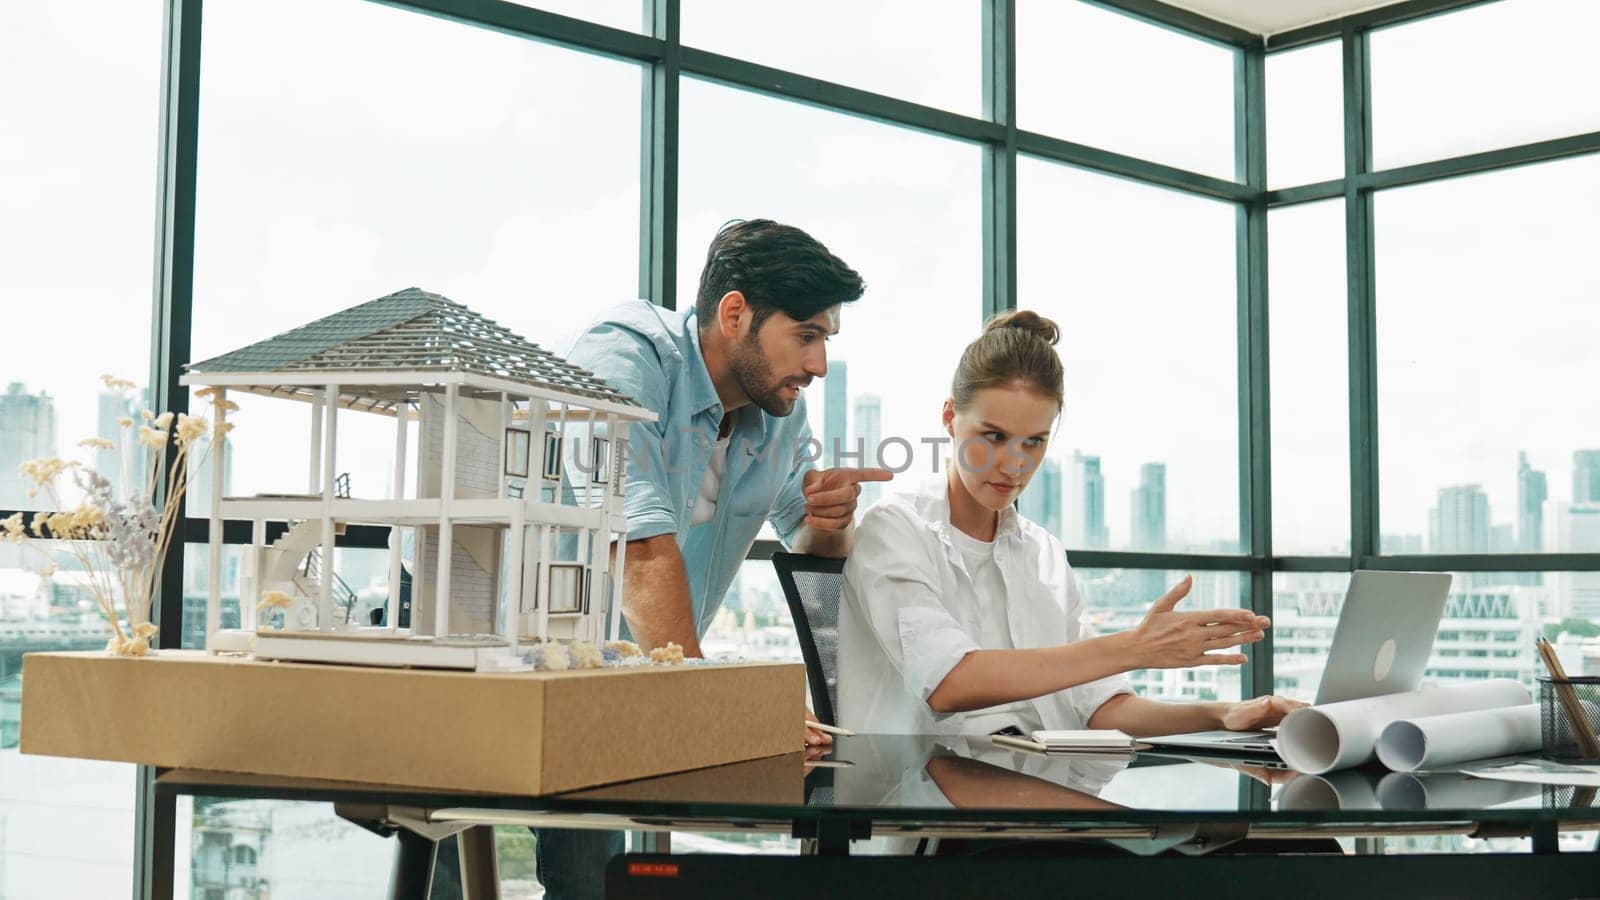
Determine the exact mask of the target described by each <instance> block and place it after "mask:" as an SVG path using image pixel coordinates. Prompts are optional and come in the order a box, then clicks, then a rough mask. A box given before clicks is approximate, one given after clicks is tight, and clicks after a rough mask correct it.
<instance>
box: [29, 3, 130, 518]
mask: <svg viewBox="0 0 1600 900" xmlns="http://www.w3.org/2000/svg"><path fill="white" fill-rule="evenodd" d="M0 84H3V85H5V88H4V97H5V99H4V103H3V106H0V109H3V113H0V195H3V196H4V197H5V198H6V200H5V210H6V214H5V215H4V216H0V246H3V247H4V248H5V250H4V253H3V254H0V277H3V278H4V281H5V286H6V293H7V300H6V301H5V311H6V312H5V319H4V322H5V331H6V334H7V336H8V339H7V340H6V351H5V358H4V361H3V362H0V509H38V508H40V507H41V506H44V505H46V504H47V503H48V499H47V498H45V497H43V496H42V495H41V496H36V497H29V496H28V491H27V486H26V485H24V484H23V482H22V479H21V478H20V477H19V476H18V473H17V467H18V466H19V465H20V464H21V463H22V462H23V461H25V460H28V459H33V458H35V457H41V456H56V455H61V456H65V457H68V458H72V459H78V460H81V461H83V462H88V463H95V462H98V460H97V458H96V453H95V452H94V451H93V450H88V449H84V448H81V447H80V446H79V443H78V442H79V441H80V440H83V439H84V438H93V437H96V436H106V437H109V436H112V435H114V434H115V427H116V424H115V420H116V414H113V415H110V416H109V417H108V416H107V414H106V413H107V411H108V403H110V402H111V401H110V400H109V399H103V398H102V396H101V391H102V385H101V384H100V381H99V378H98V376H99V375H100V374H101V373H102V372H106V373H112V374H115V375H117V376H118V377H121V378H128V379H132V380H135V381H137V382H138V383H139V384H141V385H142V384H144V382H145V381H146V380H148V372H149V359H150V340H149V335H150V308H151V307H150V285H151V260H152V258H153V257H152V253H151V248H152V247H153V245H154V241H155V225H154V218H153V216H152V211H153V210H154V208H155V196H156V191H155V179H154V173H155V171H156V150H157V146H158V145H157V136H158V134H157V133H158V121H159V117H158V106H159V103H160V98H161V10H160V9H159V8H157V7H154V6H151V5H149V4H146V5H144V6H139V5H138V4H122V3H104V2H102V3H89V4H64V5H63V4H34V3H28V4H7V5H6V7H5V8H4V10H0ZM74 496H76V495H74Z"/></svg>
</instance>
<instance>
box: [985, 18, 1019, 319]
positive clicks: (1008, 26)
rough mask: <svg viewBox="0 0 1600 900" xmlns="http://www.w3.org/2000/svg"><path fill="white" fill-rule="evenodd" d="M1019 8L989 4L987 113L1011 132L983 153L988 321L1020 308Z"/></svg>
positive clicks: (996, 122)
mask: <svg viewBox="0 0 1600 900" xmlns="http://www.w3.org/2000/svg"><path fill="white" fill-rule="evenodd" d="M1016 11H1017V4H1016V0H984V4H983V12H982V15H983V28H982V32H983V112H984V117H985V118H987V119H989V120H990V121H992V122H994V123H995V124H997V125H1001V126H1003V127H1004V128H1005V134H1004V136H1003V137H1002V138H1001V139H1000V140H998V141H990V142H988V143H986V144H985V145H984V147H983V310H982V313H983V318H984V319H985V320H987V319H988V318H989V317H990V316H992V315H994V314H995V313H998V312H1003V311H1005V310H1008V309H1016V308H1017V91H1016V87H1017V61H1016V49H1017V19H1016Z"/></svg>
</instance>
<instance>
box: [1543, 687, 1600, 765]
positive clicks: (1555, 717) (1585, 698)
mask: <svg viewBox="0 0 1600 900" xmlns="http://www.w3.org/2000/svg"><path fill="white" fill-rule="evenodd" d="M1578 729H1583V730H1584V731H1585V732H1586V733H1587V734H1588V736H1589V737H1588V740H1587V741H1584V740H1581V739H1580V738H1579V733H1578ZM1539 731H1540V732H1541V734H1542V737H1543V745H1544V755H1545V758H1546V759H1559V760H1562V761H1565V762H1583V763H1595V764H1597V765H1600V757H1596V756H1594V755H1591V754H1586V753H1585V752H1584V745H1585V743H1587V744H1588V745H1589V746H1590V747H1593V746H1595V745H1600V677H1596V676H1592V675H1588V676H1582V677H1578V678H1551V677H1550V676H1548V675H1541V676H1539Z"/></svg>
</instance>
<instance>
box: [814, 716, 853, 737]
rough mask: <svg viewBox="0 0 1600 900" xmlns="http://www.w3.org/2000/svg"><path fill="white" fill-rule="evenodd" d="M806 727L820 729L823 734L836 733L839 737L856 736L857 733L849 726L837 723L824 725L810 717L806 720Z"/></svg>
mask: <svg viewBox="0 0 1600 900" xmlns="http://www.w3.org/2000/svg"><path fill="white" fill-rule="evenodd" d="M806 727H807V728H809V729H811V730H812V731H820V732H822V733H823V734H836V735H838V736H839V737H855V736H856V733H855V732H854V731H851V730H850V729H848V728H840V727H839V726H837V725H824V724H822V723H821V722H813V721H811V720H810V719H807V720H806Z"/></svg>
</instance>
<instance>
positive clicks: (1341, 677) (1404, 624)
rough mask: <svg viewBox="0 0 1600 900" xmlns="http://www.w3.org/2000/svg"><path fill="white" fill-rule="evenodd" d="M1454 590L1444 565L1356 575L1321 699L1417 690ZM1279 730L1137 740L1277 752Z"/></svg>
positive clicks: (1331, 652) (1319, 694)
mask: <svg viewBox="0 0 1600 900" xmlns="http://www.w3.org/2000/svg"><path fill="white" fill-rule="evenodd" d="M1449 592H1450V576H1449V575H1448V574H1446V573H1442V572H1356V573H1354V574H1353V575H1351V576H1350V589H1349V590H1348V591H1347V592H1346V593H1345V596H1344V607H1343V608H1342V609H1341V610H1340V611H1339V624H1338V625H1337V626H1336V627H1335V628H1334V631H1333V646H1332V647H1330V648H1329V650H1328V665H1327V667H1326V668H1324V669H1323V670H1322V682H1321V683H1320V684H1319V685H1318V687H1317V701H1316V705H1318V706H1321V705H1323V704H1324V703H1338V702H1339V701H1341V700H1359V699H1361V698H1363V697H1379V696H1382V695H1384V694H1398V693H1402V692H1404V691H1414V690H1416V689H1417V685H1418V684H1420V683H1421V682H1422V671H1423V669H1425V668H1426V667H1427V665H1428V655H1429V654H1430V653H1432V652H1433V639H1434V636H1435V635H1437V634H1438V633H1439V619H1440V618H1441V617H1443V615H1444V604H1445V598H1446V596H1447V595H1448V594H1449ZM1273 624H1274V626H1276V624H1277V623H1273ZM1274 736H1275V735H1274V734H1273V733H1272V731H1270V730H1268V731H1253V732H1239V731H1199V732H1195V733H1193V734H1170V735H1166V736H1164V737H1153V738H1141V739H1140V740H1142V741H1143V742H1144V743H1147V744H1153V745H1155V746H1158V747H1194V748H1197V749H1205V750H1223V751H1231V752H1235V753H1275V752H1277V751H1276V750H1275V749H1274V748H1273V746H1272V740H1273V738H1274Z"/></svg>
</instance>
